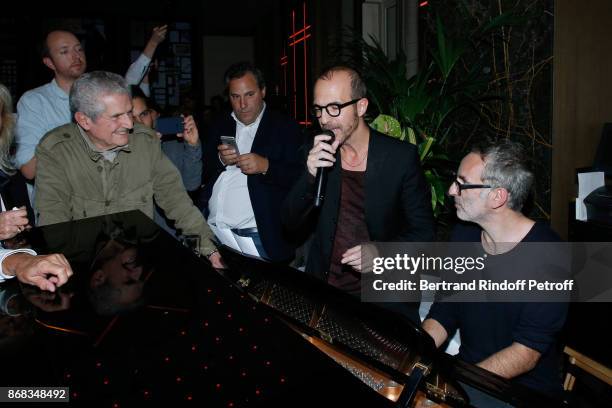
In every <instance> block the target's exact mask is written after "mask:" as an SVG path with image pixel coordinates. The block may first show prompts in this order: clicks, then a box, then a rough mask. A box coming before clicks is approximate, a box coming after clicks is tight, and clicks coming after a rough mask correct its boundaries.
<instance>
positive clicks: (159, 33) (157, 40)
mask: <svg viewBox="0 0 612 408" xmlns="http://www.w3.org/2000/svg"><path fill="white" fill-rule="evenodd" d="M167 32H168V26H167V25H163V26H159V27H153V32H152V33H151V38H149V41H148V42H147V45H146V46H145V49H144V50H143V51H142V53H143V54H144V55H146V56H147V57H149V58H151V59H152V58H153V54H155V50H156V49H157V46H158V45H159V44H161V42H162V41H164V40H165V39H166V33H167Z"/></svg>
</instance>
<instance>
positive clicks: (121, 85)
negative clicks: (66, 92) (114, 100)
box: [70, 71, 132, 121]
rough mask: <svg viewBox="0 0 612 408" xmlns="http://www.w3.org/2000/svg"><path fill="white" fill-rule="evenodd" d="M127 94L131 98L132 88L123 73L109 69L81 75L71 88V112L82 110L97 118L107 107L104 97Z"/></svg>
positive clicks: (93, 118)
mask: <svg viewBox="0 0 612 408" xmlns="http://www.w3.org/2000/svg"><path fill="white" fill-rule="evenodd" d="M114 94H125V95H128V96H129V97H130V99H131V97H132V96H131V93H130V89H129V87H128V86H127V84H126V82H125V79H123V77H122V76H121V75H117V74H114V73H112V72H107V71H93V72H89V73H87V74H83V75H81V77H80V78H79V79H77V80H76V81H74V84H72V87H71V88H70V113H71V114H72V115H73V116H74V114H75V113H77V112H82V113H84V114H85V115H87V116H88V117H89V118H91V120H94V121H95V120H96V119H97V118H98V116H100V114H101V113H102V112H104V110H105V109H106V106H104V103H103V102H102V97H103V96H106V95H114Z"/></svg>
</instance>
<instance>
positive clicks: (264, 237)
mask: <svg viewBox="0 0 612 408" xmlns="http://www.w3.org/2000/svg"><path fill="white" fill-rule="evenodd" d="M222 135H236V121H235V120H234V119H233V118H232V116H231V115H230V114H226V115H224V116H223V117H222V118H221V119H220V120H219V121H217V123H215V124H214V125H213V126H212V127H211V129H210V133H209V135H208V137H207V138H206V144H205V147H204V190H203V193H202V200H201V205H202V208H203V210H204V212H205V214H208V201H209V199H210V196H211V194H212V190H213V186H214V184H215V182H216V181H217V179H218V178H219V175H220V174H221V173H222V172H223V171H225V167H224V166H223V164H222V163H221V161H220V160H219V156H218V152H217V146H218V145H219V144H220V136H222ZM303 143H304V140H303V139H302V132H301V130H300V128H299V127H298V125H297V123H296V122H295V121H293V120H292V119H290V118H288V117H285V116H282V115H281V114H279V113H277V112H274V111H272V110H270V108H269V107H266V110H265V111H264V114H263V116H262V118H261V121H260V122H259V127H258V128H257V133H256V134H255V139H254V140H253V146H252V147H251V153H257V154H259V155H260V156H263V157H266V158H267V159H268V161H269V163H270V165H269V168H268V171H267V172H266V174H265V175H263V174H254V175H248V176H247V180H248V181H247V185H248V188H249V197H250V199H251V205H252V206H253V212H254V214H255V222H256V223H257V229H258V231H259V235H260V237H261V242H262V244H263V246H264V249H265V250H266V253H267V254H268V256H269V257H270V259H271V260H272V261H287V260H290V259H291V258H292V257H293V254H294V250H295V246H294V244H292V243H291V240H290V239H289V237H287V236H286V235H285V234H284V232H283V228H282V224H281V219H280V213H281V206H282V203H283V201H284V199H285V197H286V195H287V194H288V193H289V190H290V189H291V187H292V186H293V184H294V183H295V181H296V180H297V179H298V178H299V176H300V174H301V173H302V171H303V168H304V162H303V159H302V154H301V153H300V152H301V151H300V148H301V147H302V145H303Z"/></svg>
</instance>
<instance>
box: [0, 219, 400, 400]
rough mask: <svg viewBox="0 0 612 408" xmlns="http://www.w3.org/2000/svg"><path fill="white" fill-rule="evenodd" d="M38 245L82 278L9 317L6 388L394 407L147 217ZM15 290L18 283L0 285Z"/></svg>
mask: <svg viewBox="0 0 612 408" xmlns="http://www.w3.org/2000/svg"><path fill="white" fill-rule="evenodd" d="M30 238H31V242H32V244H33V246H34V247H35V248H36V249H37V250H38V251H40V253H45V252H55V251H62V252H64V253H66V254H67V257H68V258H69V260H70V262H71V265H72V266H73V269H74V271H75V276H73V278H72V279H71V281H70V282H69V284H68V285H66V286H65V287H64V288H62V289H61V290H60V291H59V292H58V294H57V295H51V294H43V298H41V297H40V293H39V292H38V291H36V290H33V289H31V288H27V289H26V290H25V291H24V292H23V293H22V294H21V295H20V296H22V299H21V300H20V301H19V302H17V303H19V304H20V305H21V306H22V307H21V310H18V311H15V310H13V314H14V315H15V316H4V317H3V321H4V322H5V324H6V326H3V327H9V329H7V330H3V334H2V335H3V337H2V340H1V342H0V358H1V359H2V362H3V367H4V369H3V370H2V379H1V382H0V383H2V384H3V385H14V386H67V387H70V394H71V405H82V406H87V407H90V406H106V407H113V406H115V404H116V406H119V407H128V406H138V407H140V406H143V405H144V406H159V405H160V404H168V405H169V406H170V404H171V406H183V405H185V406H202V403H205V404H206V405H207V406H219V407H243V406H281V405H282V406H307V405H308V406H327V405H330V404H334V403H335V402H337V401H343V403H354V404H360V405H362V404H365V405H366V406H382V407H385V406H392V404H391V402H390V401H388V400H387V399H386V398H384V397H382V396H380V395H379V394H377V393H376V392H375V391H373V390H372V389H371V388H369V387H368V386H366V385H365V384H364V383H362V382H361V381H359V380H358V379H357V378H355V377H354V376H353V375H352V374H350V373H349V372H348V371H346V370H344V369H343V368H342V367H340V366H338V365H337V364H336V363H335V362H334V361H332V360H331V359H329V358H328V357H327V356H325V355H323V354H322V353H320V352H319V351H318V350H316V349H314V348H313V347H312V346H310V345H309V344H307V343H305V342H304V340H303V338H301V337H300V335H299V334H297V333H296V332H294V331H293V330H291V329H290V328H288V327H287V326H286V325H285V324H284V323H282V322H281V321H279V320H278V319H276V318H275V317H273V316H272V315H271V314H270V313H269V311H268V310H265V309H264V308H262V307H260V306H258V305H257V304H255V303H254V302H253V301H252V299H250V298H249V297H248V296H245V295H244V294H241V293H240V292H239V291H237V290H235V288H234V287H233V286H232V285H230V284H229V283H228V281H227V280H226V279H225V278H223V277H221V276H220V275H219V274H217V273H216V272H215V271H214V270H212V269H211V268H210V267H209V266H208V265H207V263H206V262H204V261H203V260H200V259H199V258H197V257H195V256H194V255H193V254H192V253H190V251H189V250H188V249H187V248H185V247H183V246H182V245H180V244H179V243H178V242H177V241H175V240H174V239H173V238H171V237H170V236H169V235H167V234H166V233H165V232H163V231H160V230H158V229H157V228H156V227H155V225H154V224H153V223H152V221H151V220H149V219H148V218H147V217H146V216H144V215H143V214H141V213H138V212H129V213H121V214H116V215H113V216H107V217H96V218H92V219H86V220H82V221H77V222H70V223H62V224H56V225H52V226H48V227H44V228H36V229H34V230H32V233H31V234H30ZM109 240H111V241H112V242H113V244H108V242H110V241H109ZM115 244H116V245H115ZM113 246H116V247H117V248H119V251H118V252H116V253H115V252H113V251H110V250H109V249H108V248H110V247H113ZM134 251H136V253H137V255H136V257H134V256H133V255H134ZM126 254H127V258H125V259H122V258H121V257H122V256H123V255H126ZM96 258H98V259H96ZM100 258H104V259H100ZM128 258H129V259H128ZM114 261H117V262H116V263H118V264H119V265H121V266H120V267H119V268H116V271H114V272H113V273H114V274H115V275H117V276H113V282H112V284H111V288H106V289H107V291H106V292H103V293H102V294H97V295H94V296H92V293H91V292H92V290H91V283H92V281H94V280H95V279H96V277H95V276H94V275H95V272H96V271H97V270H100V269H104V268H105V267H106V265H107V264H106V262H114ZM127 261H129V262H127ZM92 268H94V269H96V270H95V271H92V270H91V269H92ZM135 269H137V271H136V272H134V270H135ZM117 271H118V272H117ZM138 273H140V276H139V277H136V276H130V275H137V274H138ZM147 276H148V277H147ZM140 280H146V283H145V284H144V285H143V286H144V287H143V290H142V292H141V291H140V290H139V288H138V287H139V286H140V283H139V282H140ZM117 282H118V283H117ZM9 288H12V289H13V290H15V289H19V285H18V283H17V282H14V281H13V282H10V283H9V284H8V286H7V285H2V286H0V290H9ZM134 288H136V290H134ZM62 294H63V295H64V297H63V299H64V302H65V303H66V302H69V307H68V308H67V309H65V310H61V309H62V303H61V301H62V299H60V296H61V295H62ZM36 296H38V298H37V297H36ZM66 297H69V300H68V301H66V300H65V299H66ZM108 298H111V299H115V300H113V301H112V302H111V303H112V304H111V305H110V306H109V305H106V306H102V307H100V306H97V307H96V308H94V307H93V306H92V302H93V301H94V299H95V301H96V302H97V301H99V300H100V299H102V300H103V301H104V299H106V300H108ZM28 299H29V300H28ZM126 300H127V301H130V302H132V304H136V305H137V307H135V308H132V304H130V303H128V302H126ZM30 301H34V302H35V303H36V304H37V305H38V306H33V305H32V304H31V303H30ZM113 302H114V303H113ZM102 303H104V302H102ZM115 303H120V304H115ZM96 310H98V311H102V312H103V313H110V314H108V315H104V314H100V313H98V312H96Z"/></svg>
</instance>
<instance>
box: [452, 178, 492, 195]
mask: <svg viewBox="0 0 612 408" xmlns="http://www.w3.org/2000/svg"><path fill="white" fill-rule="evenodd" d="M451 187H454V188H456V189H457V195H459V196H460V195H461V192H462V191H463V190H472V189H475V188H492V187H493V186H491V185H489V184H470V183H463V184H462V183H460V182H459V181H458V180H454V181H453V183H452V184H451Z"/></svg>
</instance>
